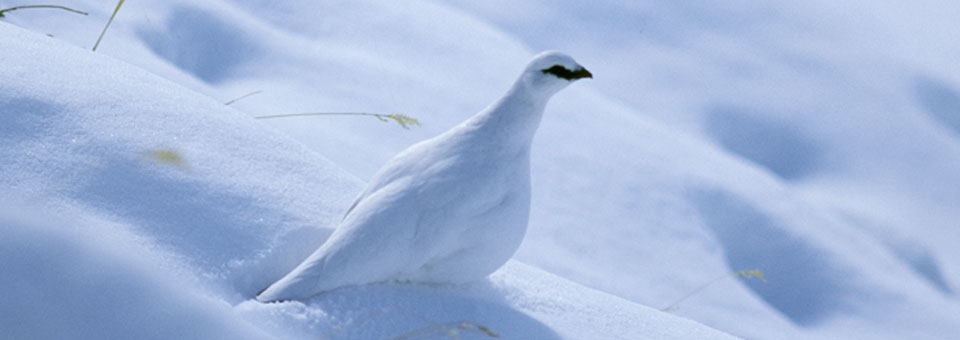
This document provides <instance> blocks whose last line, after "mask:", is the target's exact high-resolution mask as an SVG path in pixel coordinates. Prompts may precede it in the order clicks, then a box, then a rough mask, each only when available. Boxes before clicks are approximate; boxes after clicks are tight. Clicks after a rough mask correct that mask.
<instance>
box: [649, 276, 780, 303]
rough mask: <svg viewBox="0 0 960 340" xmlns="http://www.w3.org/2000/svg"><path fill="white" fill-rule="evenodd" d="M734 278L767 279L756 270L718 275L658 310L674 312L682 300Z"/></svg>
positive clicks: (765, 280)
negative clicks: (724, 280)
mask: <svg viewBox="0 0 960 340" xmlns="http://www.w3.org/2000/svg"><path fill="white" fill-rule="evenodd" d="M736 276H741V277H743V278H745V279H752V278H759V279H760V280H761V281H763V282H767V278H766V277H765V276H764V275H763V272H762V271H760V270H757V269H744V270H738V271H735V272H729V273H724V274H723V275H720V276H718V277H716V278H714V279H713V280H710V281H707V283H704V284H702V285H700V286H699V287H697V288H696V289H694V290H692V291H690V293H687V294H686V295H684V296H683V297H681V298H679V299H677V300H676V301H674V302H673V303H671V304H670V305H669V306H666V307H664V308H661V309H660V310H662V311H664V312H672V311H675V310H677V309H679V308H680V302H683V301H684V300H686V299H688V298H690V297H691V296H694V295H697V293H700V292H701V291H703V290H704V289H707V287H710V286H712V285H713V284H714V283H717V282H720V281H721V280H723V279H725V278H728V277H736Z"/></svg>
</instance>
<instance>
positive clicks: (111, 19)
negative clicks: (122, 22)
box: [93, 0, 123, 51]
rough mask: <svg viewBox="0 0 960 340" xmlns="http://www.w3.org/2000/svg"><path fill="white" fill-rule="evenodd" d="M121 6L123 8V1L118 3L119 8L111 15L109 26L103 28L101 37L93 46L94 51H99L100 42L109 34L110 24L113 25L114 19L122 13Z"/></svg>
mask: <svg viewBox="0 0 960 340" xmlns="http://www.w3.org/2000/svg"><path fill="white" fill-rule="evenodd" d="M120 6H123V0H120V2H117V8H114V9H113V14H111V15H110V20H107V25H106V26H103V32H100V37H98V38H97V42H96V43H95V44H93V51H96V50H97V46H100V40H103V35H104V34H107V28H110V24H111V23H113V18H115V17H116V16H117V12H119V11H120Z"/></svg>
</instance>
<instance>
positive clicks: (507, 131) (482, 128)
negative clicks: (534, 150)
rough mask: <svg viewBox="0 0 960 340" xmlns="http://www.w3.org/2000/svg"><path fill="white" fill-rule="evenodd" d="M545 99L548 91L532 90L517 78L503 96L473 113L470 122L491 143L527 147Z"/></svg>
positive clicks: (538, 120)
mask: <svg viewBox="0 0 960 340" xmlns="http://www.w3.org/2000/svg"><path fill="white" fill-rule="evenodd" d="M548 99H550V95H543V94H539V93H535V92H532V91H531V89H530V88H529V86H528V85H527V84H525V83H523V82H522V81H518V82H517V83H516V84H514V85H513V87H511V88H510V90H509V91H507V94H506V95H504V96H503V98H501V99H500V100H499V101H497V102H495V103H493V105H490V107H488V108H487V109H485V110H483V111H482V112H481V113H479V114H477V116H475V117H473V119H471V121H470V125H473V127H474V128H476V129H477V132H478V133H479V135H482V136H488V137H489V138H490V139H491V142H492V143H495V144H502V145H503V146H509V145H514V146H519V147H523V148H529V146H530V144H531V142H532V141H533V135H534V134H535V133H536V132H537V127H538V126H539V125H540V118H541V117H542V116H543V110H544V108H545V107H546V105H547V100H548Z"/></svg>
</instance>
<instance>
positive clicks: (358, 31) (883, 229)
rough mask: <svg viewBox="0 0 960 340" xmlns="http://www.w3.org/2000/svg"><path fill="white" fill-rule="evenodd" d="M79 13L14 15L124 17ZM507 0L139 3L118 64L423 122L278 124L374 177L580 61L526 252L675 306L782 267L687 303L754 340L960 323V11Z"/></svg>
mask: <svg viewBox="0 0 960 340" xmlns="http://www.w3.org/2000/svg"><path fill="white" fill-rule="evenodd" d="M76 4H77V6H81V5H82V6H84V7H86V8H85V9H89V10H91V11H92V13H93V15H91V17H89V18H84V17H76V18H75V19H73V20H68V19H67V18H68V17H71V15H69V14H61V13H56V12H40V11H38V12H28V11H23V12H20V13H17V16H13V15H11V18H10V19H9V20H10V21H11V22H15V23H17V24H18V25H21V26H25V27H29V28H30V29H31V30H34V31H37V32H45V33H46V32H49V33H52V34H53V35H54V36H55V37H57V38H58V39H62V40H66V41H70V42H72V43H74V44H76V45H79V46H84V47H90V45H92V42H93V40H94V39H92V38H93V37H95V35H96V34H97V33H98V32H99V29H100V28H101V25H102V22H103V21H104V20H105V18H106V16H108V15H109V13H110V11H111V10H112V8H110V7H109V6H104V5H103V4H101V3H100V2H95V1H77V2H76ZM509 4H510V6H507V5H505V4H504V3H503V2H496V1H492V2H489V1H488V2H469V3H467V2H459V1H453V2H451V4H449V5H448V4H445V3H440V2H431V1H416V2H403V3H395V2H354V1H325V2H316V1H305V0H304V1H285V2H283V3H281V4H275V3H273V2H267V1H256V0H237V1H208V2H203V3H200V4H198V3H194V2H187V1H165V2H130V3H128V4H126V5H125V7H124V8H123V10H122V11H121V15H120V17H119V18H118V21H117V22H115V23H114V26H113V27H111V31H110V32H109V33H108V35H107V38H106V39H105V41H104V43H103V44H102V45H101V47H100V50H99V53H101V54H105V55H109V56H113V57H115V58H117V59H121V60H124V61H126V62H129V63H131V64H135V65H137V66H140V67H141V68H143V69H146V70H149V71H150V72H152V73H155V74H158V75H161V76H163V77H165V78H167V79H170V80H172V81H174V82H176V83H178V84H181V85H183V86H186V87H188V88H191V89H193V90H195V91H198V92H200V93H204V94H207V95H209V96H211V97H214V98H217V99H219V100H220V102H225V101H227V100H229V99H232V98H236V97H239V96H240V95H243V94H245V93H249V92H252V91H258V90H259V91H263V92H262V93H260V94H257V95H254V96H251V97H249V98H247V99H244V100H243V101H240V102H238V103H236V104H234V105H233V107H235V108H237V109H239V110H241V111H244V112H246V113H247V114H250V115H257V114H276V113H292V112H304V111H369V112H380V113H395V112H401V113H406V114H409V115H412V116H415V117H417V118H419V119H420V120H421V121H423V122H424V126H423V127H420V128H414V129H412V130H410V131H403V130H401V129H399V128H397V127H396V126H395V125H392V124H383V123H379V122H377V121H375V120H373V119H372V118H358V117H324V118H315V119H314V118H309V119H288V120H275V121H265V122H264V124H269V125H270V126H271V127H273V128H276V129H277V130H280V131H282V132H283V133H285V134H287V135H289V136H291V137H293V138H295V139H297V140H298V141H299V142H301V143H303V144H304V145H307V146H308V147H309V148H310V149H311V150H315V151H317V152H319V153H320V154H322V155H323V156H324V157H328V158H329V159H330V160H332V162H334V163H336V164H337V165H338V166H341V167H343V168H344V169H346V170H347V171H349V172H350V173H352V174H355V175H356V176H358V177H360V178H361V179H363V178H368V177H369V176H370V175H371V174H372V173H373V172H374V171H375V170H376V169H377V167H378V166H379V165H380V164H382V163H383V162H384V161H385V160H387V159H388V158H389V157H390V156H392V155H393V154H394V153H395V152H397V151H399V150H400V149H402V148H404V147H405V146H407V145H409V144H411V143H413V142H415V141H418V140H421V139H424V138H427V137H430V136H433V135H435V134H436V133H439V132H440V131H443V130H444V129H446V128H447V127H449V126H452V125H453V124H455V123H457V122H459V121H460V120H462V119H464V118H466V117H467V116H469V115H470V114H472V113H473V112H476V111H478V110H480V109H482V108H483V107H484V105H486V104H488V103H489V102H490V101H492V100H493V99H495V98H497V97H499V96H500V95H501V92H502V91H504V90H505V89H506V87H507V86H508V85H509V83H510V81H512V80H513V78H514V77H515V76H516V74H517V73H518V72H519V71H520V69H521V68H522V67H523V65H524V63H525V62H526V60H528V58H529V57H530V56H531V55H532V54H533V53H534V52H535V51H537V50H540V49H546V48H557V49H561V50H564V51H565V52H568V53H570V54H571V55H573V56H574V57H576V58H577V59H578V60H579V61H581V62H582V63H583V64H584V65H585V66H587V67H588V68H589V69H590V70H591V71H594V74H595V79H594V80H592V81H591V82H589V83H582V84H578V86H576V87H574V88H571V89H568V90H567V91H565V92H564V93H563V95H561V96H558V97H557V98H555V100H554V101H553V102H552V104H551V105H550V106H549V107H548V109H547V113H546V116H545V117H544V121H543V124H542V126H541V128H540V131H539V135H538V136H537V138H536V139H535V145H534V152H533V155H534V159H533V171H532V173H533V179H534V189H533V191H534V192H533V196H534V202H533V207H532V216H531V226H530V230H529V233H528V236H527V239H526V240H525V243H524V245H523V246H522V248H521V250H520V252H519V253H518V255H517V258H518V259H520V260H522V261H524V262H526V263H529V264H531V265H534V266H536V267H538V268H542V269H545V270H548V271H550V272H552V273H554V274H557V275H559V276H562V277H564V278H567V279H571V280H573V281H576V282H579V283H581V284H585V285H587V286H590V287H593V288H597V289H600V290H603V291H605V292H608V293H611V294H613V295H617V296H620V297H623V298H626V299H629V300H632V301H634V302H639V303H642V304H645V305H649V306H652V307H658V308H659V307H665V306H667V305H669V304H670V303H672V302H674V301H676V299H678V298H680V297H682V296H684V295H685V294H687V293H689V292H691V291H694V290H696V289H697V288H698V287H700V286H701V285H703V284H705V283H708V282H712V280H714V279H715V278H717V277H722V275H723V274H724V273H727V272H730V271H734V270H741V269H755V268H756V269H761V270H763V271H764V272H765V273H766V276H767V278H768V280H767V282H766V283H763V282H760V281H758V280H756V279H753V280H747V279H743V280H736V279H721V280H719V281H716V283H715V284H713V285H711V286H709V287H708V288H707V289H705V290H703V291H700V292H699V293H698V294H697V295H695V296H693V297H692V298H690V299H688V300H686V301H684V302H683V303H682V304H681V305H680V307H679V309H678V310H676V311H675V313H678V314H680V315H683V316H687V317H691V318H693V319H695V320H698V321H700V322H704V323H706V324H708V325H710V326H713V327H716V328H719V329H723V330H725V331H729V332H731V333H733V334H736V335H740V336H744V337H748V338H767V339H784V338H798V339H799V338H811V337H815V338H827V339H846V338H867V337H873V338H881V339H901V338H917V337H919V338H944V337H948V336H950V335H952V334H956V333H958V332H960V326H958V325H960V322H958V320H960V317H958V315H960V306H958V303H957V300H956V295H955V291H956V285H957V282H958V280H960V277H958V275H960V274H958V273H960V261H957V260H956V259H960V253H958V250H957V248H956V247H955V244H956V242H957V241H958V240H960V234H958V230H960V229H958V228H956V226H957V225H956V221H957V220H960V210H957V209H956V206H958V204H960V195H958V194H957V193H958V192H960V177H958V176H960V175H958V174H960V171H958V170H960V137H958V136H960V135H958V133H960V129H958V127H957V126H958V124H957V118H956V117H958V116H960V115H958V113H957V112H960V111H958V109H957V107H960V90H958V89H960V79H958V78H957V77H958V75H957V74H956V72H954V71H953V70H955V69H956V67H955V59H956V55H957V53H958V49H960V47H958V46H957V45H956V44H952V43H949V42H951V41H952V40H950V38H949V37H953V36H956V35H957V33H960V32H958V27H957V25H956V23H955V20H953V18H955V15H953V14H955V13H956V12H957V10H958V8H957V5H955V4H953V3H949V2H945V1H934V0H930V1H920V2H913V3H911V4H900V3H898V2H893V1H883V2H879V3H878V2H865V1H854V2H844V3H843V4H836V3H834V2H827V1H813V2H795V3H794V2H777V3H762V4H761V3H756V2H751V1H736V2H724V3H722V4H721V3H717V4H699V3H688V2H604V3H589V4H586V3H581V2H575V1H560V2H557V1H550V2H547V1H525V2H523V3H517V2H513V1H511V2H509ZM458 8H459V9H458ZM504 8H512V9H513V10H510V11H504V10H503V9H504ZM91 36H93V37H91ZM150 147H153V148H155V147H156V146H150ZM264 148H266V149H271V150H272V149H273V148H275V147H274V146H270V145H266V146H264ZM254 151H256V150H254ZM290 168H294V167H293V166H291V167H290ZM303 176H306V175H303ZM208 177H211V178H212V177H216V176H214V175H210V176H208ZM250 177H257V176H250ZM273 177H275V175H274V176H273ZM257 178H258V179H257V180H260V181H263V180H264V178H266V177H257ZM270 178H271V179H272V177H270ZM304 181H306V180H304ZM347 181H348V182H349V181H354V180H352V179H351V180H347ZM351 183H356V182H351ZM354 185H358V184H354ZM21 187H25V188H32V187H33V185H22V186H21ZM28 190H30V189H28ZM257 190H267V189H257ZM191 192H197V191H191ZM254 193H259V192H257V191H254ZM178 195H183V194H176V193H175V194H168V195H167V197H182V196H178ZM217 197H218V196H214V197H213V198H217ZM295 197H296V198H297V199H299V200H302V199H306V198H305V196H299V194H296V195H295ZM331 201H332V200H331ZM275 202H276V201H271V200H267V202H266V203H262V202H258V203H262V204H268V205H270V204H275ZM320 203H321V202H318V203H317V204H316V206H322V207H324V208H323V209H322V210H327V211H326V212H323V213H317V212H315V211H314V210H310V209H305V208H304V207H308V206H311V204H309V203H303V204H301V205H300V206H293V207H291V206H290V205H289V204H276V207H283V209H286V210H285V211H290V212H291V214H294V215H296V214H303V213H309V214H316V216H309V217H306V218H304V219H303V220H302V221H319V223H317V224H318V225H324V226H325V225H326V224H324V222H325V221H329V220H330V219H331V216H334V215H336V212H337V211H338V210H337V209H339V208H338V205H336V204H332V205H327V204H326V203H327V202H323V204H320ZM329 203H333V202H329ZM304 211H305V212H304ZM209 216H213V217H216V218H224V217H223V215H213V214H211V215H209ZM279 219H281V218H280V217H274V220H273V222H272V221H271V220H270V218H268V219H267V222H265V223H264V224H265V225H272V224H277V222H275V221H277V220H279ZM297 221H298V222H295V223H292V224H293V225H296V224H297V223H301V222H300V221H301V220H299V219H298V220H297ZM303 223H306V222H303ZM283 225H288V224H286V223H283ZM291 230H310V229H306V228H303V229H297V228H291ZM302 232H306V231H302ZM323 236H324V235H323V234H322V233H314V234H310V235H309V237H308V239H310V241H311V242H315V241H316V240H319V239H322V237H323ZM291 238H292V239H300V238H299V237H291ZM286 242H292V241H290V240H288V241H286ZM171 243H173V242H171ZM188 243H189V242H188ZM303 243H304V244H303V245H301V246H300V247H302V248H304V249H305V248H309V247H310V246H309V245H306V244H307V243H310V242H307V241H304V242H303ZM271 249H273V248H271ZM298 249H300V248H298ZM247 250H249V249H247ZM247 250H244V251H242V252H241V251H237V252H236V253H235V254H241V253H246V251H247ZM276 256H279V255H276ZM205 270H206V269H205ZM218 270H219V269H218ZM209 271H217V270H209ZM248 280H250V279H248ZM248 286H249V287H252V286H254V284H252V283H251V284H248V285H245V286H243V287H244V289H252V288H249V287H248Z"/></svg>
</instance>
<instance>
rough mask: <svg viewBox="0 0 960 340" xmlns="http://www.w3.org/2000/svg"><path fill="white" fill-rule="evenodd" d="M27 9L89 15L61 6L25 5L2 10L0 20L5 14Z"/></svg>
mask: <svg viewBox="0 0 960 340" xmlns="http://www.w3.org/2000/svg"><path fill="white" fill-rule="evenodd" d="M27 8H56V9H62V10H65V11H70V12H73V13H77V14H82V15H87V12H84V11H79V10H75V9H73V8H70V7H66V6H60V5H24V6H14V7H10V8H4V9H0V18H3V17H4V13H6V12H12V11H16V10H18V9H27Z"/></svg>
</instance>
